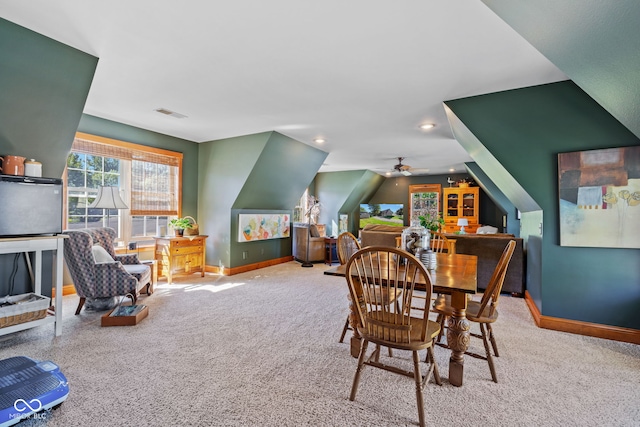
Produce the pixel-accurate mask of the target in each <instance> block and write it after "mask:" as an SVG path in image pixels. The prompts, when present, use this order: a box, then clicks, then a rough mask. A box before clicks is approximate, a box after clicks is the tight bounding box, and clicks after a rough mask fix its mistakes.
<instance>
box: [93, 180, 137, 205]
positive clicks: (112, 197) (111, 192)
mask: <svg viewBox="0 0 640 427" xmlns="http://www.w3.org/2000/svg"><path fill="white" fill-rule="evenodd" d="M89 207H90V208H98V209H129V207H128V206H127V205H126V204H125V203H124V201H123V200H122V198H121V197H120V192H119V191H118V187H109V186H104V187H100V188H98V195H97V196H96V198H95V200H94V201H93V203H91V204H90V205H89Z"/></svg>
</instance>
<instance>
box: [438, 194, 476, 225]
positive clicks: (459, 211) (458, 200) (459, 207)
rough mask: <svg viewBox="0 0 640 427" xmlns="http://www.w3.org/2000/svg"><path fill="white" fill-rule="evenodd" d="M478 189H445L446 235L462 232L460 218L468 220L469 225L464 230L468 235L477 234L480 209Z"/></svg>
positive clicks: (444, 213)
mask: <svg viewBox="0 0 640 427" xmlns="http://www.w3.org/2000/svg"><path fill="white" fill-rule="evenodd" d="M479 190H480V189H479V188H478V187H466V188H460V187H451V188H445V189H444V195H443V201H444V208H443V212H442V215H443V218H444V231H445V233H454V232H456V231H460V226H459V225H458V219H459V218H466V219H467V221H469V225H467V226H465V227H464V229H465V231H466V232H467V233H475V232H476V230H477V229H478V212H479V208H480V201H479Z"/></svg>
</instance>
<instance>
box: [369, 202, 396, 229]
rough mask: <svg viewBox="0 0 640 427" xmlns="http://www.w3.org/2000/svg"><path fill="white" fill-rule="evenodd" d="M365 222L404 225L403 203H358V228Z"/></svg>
mask: <svg viewBox="0 0 640 427" xmlns="http://www.w3.org/2000/svg"><path fill="white" fill-rule="evenodd" d="M367 224H384V225H393V226H397V227H402V226H403V225H404V205H403V204H402V203H379V204H378V203H372V204H366V205H365V204H362V205H360V228H364V226H365V225H367Z"/></svg>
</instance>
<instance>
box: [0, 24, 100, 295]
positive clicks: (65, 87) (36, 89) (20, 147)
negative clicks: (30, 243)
mask: <svg viewBox="0 0 640 427" xmlns="http://www.w3.org/2000/svg"><path fill="white" fill-rule="evenodd" d="M97 63H98V59H97V58H95V57H94V56H91V55H88V54H86V53H83V52H81V51H79V50H77V49H74V48H71V47H69V46H66V45H64V44H62V43H58V42H56V41H54V40H52V39H50V38H48V37H44V36H42V35H40V34H37V33H34V32H33V31H31V30H28V29H26V28H24V27H20V26H18V25H15V24H13V23H11V22H9V21H6V20H4V19H0V155H17V156H22V157H26V158H28V159H37V160H39V161H40V162H42V175H43V176H45V177H53V178H60V177H61V176H62V173H63V171H64V167H65V165H66V161H67V154H68V153H69V150H70V148H71V143H72V142H73V136H74V134H75V132H76V128H77V127H78V122H79V121H80V116H81V115H82V109H83V107H84V104H85V102H86V99H87V95H88V93H89V88H90V86H91V81H92V80H93V74H94V72H95V69H96V65H97ZM13 261H14V255H12V254H8V255H2V256H0V295H7V294H8V293H9V291H10V287H11V286H12V285H13V291H12V293H14V294H20V293H25V292H30V291H31V288H30V278H29V273H28V268H27V265H26V263H25V260H24V257H22V256H20V257H18V258H16V261H17V264H16V265H17V270H16V272H15V275H14V274H12V273H13V265H14V264H13ZM51 261H52V256H51V254H50V253H45V254H43V268H42V271H43V275H42V293H43V294H44V295H47V296H51V283H52V280H51V265H52V262H51ZM11 277H13V280H12V281H10V280H9V279H10V278H11ZM10 282H12V283H10Z"/></svg>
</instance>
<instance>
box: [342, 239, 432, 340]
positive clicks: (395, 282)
mask: <svg viewBox="0 0 640 427" xmlns="http://www.w3.org/2000/svg"><path fill="white" fill-rule="evenodd" d="M346 272H347V274H346V277H347V282H348V284H349V291H350V293H351V298H352V301H359V304H355V306H356V310H357V311H358V317H359V319H360V323H361V326H362V327H364V329H365V330H366V333H367V334H369V335H370V336H371V337H374V338H376V339H378V340H383V341H386V342H389V343H401V344H409V343H411V342H412V340H414V339H417V340H422V341H424V340H425V338H426V334H427V321H426V320H427V318H428V313H429V311H428V310H418V311H416V310H414V311H413V312H412V310H411V308H412V300H413V297H414V292H415V291H416V289H418V290H420V291H424V292H425V293H426V298H427V300H429V299H430V298H431V292H432V284H431V277H430V276H429V273H428V272H427V270H426V269H425V267H424V265H422V263H421V262H420V261H419V260H418V259H417V258H416V257H415V256H413V255H412V254H410V253H409V252H406V251H404V250H401V249H397V248H391V247H383V246H369V247H366V248H363V249H360V250H358V251H357V252H356V253H355V254H353V255H352V256H351V257H350V258H349V260H348V262H347V267H346ZM422 297H424V294H423V295H422ZM416 325H418V326H416ZM416 327H420V328H421V330H419V331H416V330H415V328H416Z"/></svg>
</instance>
